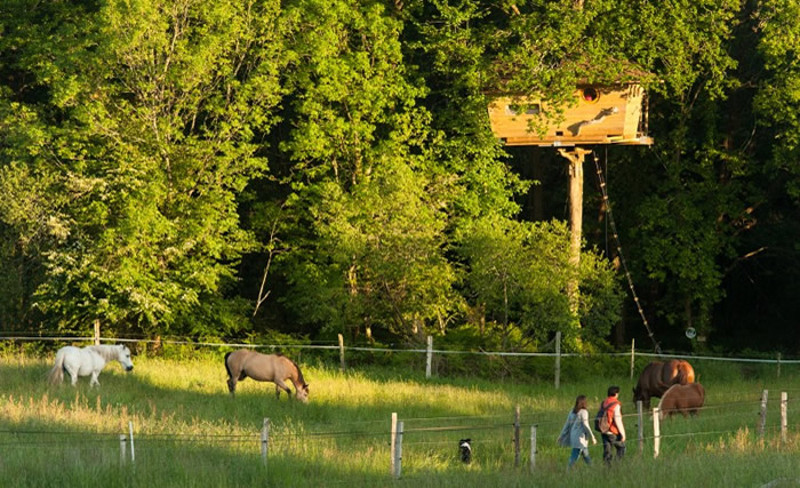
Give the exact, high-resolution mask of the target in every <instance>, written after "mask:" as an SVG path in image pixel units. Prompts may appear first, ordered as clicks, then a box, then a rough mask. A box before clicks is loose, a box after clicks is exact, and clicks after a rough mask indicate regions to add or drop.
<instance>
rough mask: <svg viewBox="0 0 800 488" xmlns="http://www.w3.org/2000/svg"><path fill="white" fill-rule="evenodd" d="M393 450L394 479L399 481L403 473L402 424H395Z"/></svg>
mask: <svg viewBox="0 0 800 488" xmlns="http://www.w3.org/2000/svg"><path fill="white" fill-rule="evenodd" d="M395 449H396V452H395V456H394V458H395V460H394V467H395V472H394V478H395V479H398V480H399V479H400V476H401V474H402V472H403V422H398V423H397V445H396V446H395Z"/></svg>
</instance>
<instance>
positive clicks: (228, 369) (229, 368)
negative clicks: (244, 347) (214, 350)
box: [225, 352, 233, 378]
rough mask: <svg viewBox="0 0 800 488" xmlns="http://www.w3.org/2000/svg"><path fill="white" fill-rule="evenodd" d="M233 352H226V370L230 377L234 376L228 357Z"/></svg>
mask: <svg viewBox="0 0 800 488" xmlns="http://www.w3.org/2000/svg"><path fill="white" fill-rule="evenodd" d="M231 354H233V352H229V353H227V354H225V371H227V372H228V378H233V374H232V373H231V367H230V366H228V358H229V357H230V356H231Z"/></svg>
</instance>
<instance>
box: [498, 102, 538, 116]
mask: <svg viewBox="0 0 800 488" xmlns="http://www.w3.org/2000/svg"><path fill="white" fill-rule="evenodd" d="M506 110H508V113H509V115H520V114H525V115H539V114H540V113H541V112H542V109H541V107H539V104H538V103H534V104H531V105H516V104H513V105H508V106H507V107H506Z"/></svg>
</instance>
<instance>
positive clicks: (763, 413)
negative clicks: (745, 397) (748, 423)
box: [758, 390, 769, 441]
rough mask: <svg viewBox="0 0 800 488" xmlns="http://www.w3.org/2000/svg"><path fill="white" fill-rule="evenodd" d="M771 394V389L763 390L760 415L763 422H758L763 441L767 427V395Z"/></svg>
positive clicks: (759, 433) (759, 435) (760, 436)
mask: <svg viewBox="0 0 800 488" xmlns="http://www.w3.org/2000/svg"><path fill="white" fill-rule="evenodd" d="M768 394H769V390H764V391H763V392H761V413H760V414H759V416H760V417H761V422H759V424H758V437H759V438H760V439H761V440H762V441H763V440H764V431H765V430H766V428H767V396H768Z"/></svg>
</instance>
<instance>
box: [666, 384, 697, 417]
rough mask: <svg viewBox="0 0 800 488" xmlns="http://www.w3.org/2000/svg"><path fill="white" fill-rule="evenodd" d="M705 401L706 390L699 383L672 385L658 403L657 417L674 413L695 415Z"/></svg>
mask: <svg viewBox="0 0 800 488" xmlns="http://www.w3.org/2000/svg"><path fill="white" fill-rule="evenodd" d="M705 400H706V390H705V388H703V385H701V384H700V383H689V384H687V385H672V386H670V387H669V389H668V390H667V391H666V393H664V396H662V397H661V401H659V402H658V411H659V417H660V418H662V419H663V418H664V416H665V415H666V416H672V414H674V413H678V412H680V413H682V414H683V416H684V417H686V416H687V414H692V415H696V414H697V413H698V412H699V410H700V408H701V407H702V406H703V404H704V403H705Z"/></svg>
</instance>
